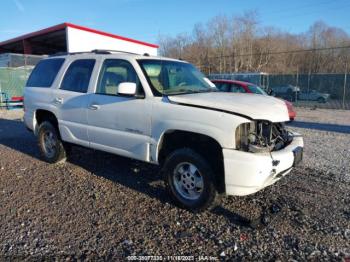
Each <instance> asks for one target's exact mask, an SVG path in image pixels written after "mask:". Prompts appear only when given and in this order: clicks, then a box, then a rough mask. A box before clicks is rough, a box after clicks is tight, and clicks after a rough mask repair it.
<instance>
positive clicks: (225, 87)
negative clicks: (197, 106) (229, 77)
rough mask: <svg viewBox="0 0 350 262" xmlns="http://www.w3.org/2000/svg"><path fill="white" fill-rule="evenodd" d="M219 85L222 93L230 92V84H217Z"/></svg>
mask: <svg viewBox="0 0 350 262" xmlns="http://www.w3.org/2000/svg"><path fill="white" fill-rule="evenodd" d="M217 84H219V85H216V87H217V88H218V89H219V90H220V91H222V92H229V91H230V84H228V83H217Z"/></svg>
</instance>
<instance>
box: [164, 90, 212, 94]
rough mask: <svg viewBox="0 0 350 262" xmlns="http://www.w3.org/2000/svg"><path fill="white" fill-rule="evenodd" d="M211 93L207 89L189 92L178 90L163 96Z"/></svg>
mask: <svg viewBox="0 0 350 262" xmlns="http://www.w3.org/2000/svg"><path fill="white" fill-rule="evenodd" d="M207 92H211V91H210V90H209V89H199V90H191V89H178V90H177V91H176V92H174V93H166V94H165V95H184V94H197V93H207Z"/></svg>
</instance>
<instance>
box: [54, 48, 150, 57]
mask: <svg viewBox="0 0 350 262" xmlns="http://www.w3.org/2000/svg"><path fill="white" fill-rule="evenodd" d="M86 53H94V54H100V55H106V54H112V53H125V54H131V55H141V54H137V53H133V52H128V51H122V50H110V49H93V50H91V51H82V52H72V53H69V52H58V53H55V54H52V55H50V57H52V56H61V55H77V54H86ZM143 55H144V56H150V55H149V54H148V53H144V54H143Z"/></svg>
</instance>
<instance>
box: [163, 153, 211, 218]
mask: <svg viewBox="0 0 350 262" xmlns="http://www.w3.org/2000/svg"><path fill="white" fill-rule="evenodd" d="M162 171H163V175H164V176H165V181H166V184H167V187H168V190H169V192H170V195H171V196H172V198H173V199H174V201H175V202H176V204H177V205H178V206H180V207H182V208H185V209H187V210H190V211H192V212H200V211H204V210H206V209H210V208H212V207H214V206H216V205H217V200H218V193H217V190H216V187H215V182H214V173H213V170H212V168H211V167H210V165H209V164H208V162H207V161H206V160H205V159H204V158H203V157H202V156H201V155H199V154H197V153H196V152H195V151H193V150H192V149H189V148H183V149H177V150H175V151H174V152H172V153H171V154H170V155H169V157H168V158H167V159H166V161H165V163H164V166H163V169H162Z"/></svg>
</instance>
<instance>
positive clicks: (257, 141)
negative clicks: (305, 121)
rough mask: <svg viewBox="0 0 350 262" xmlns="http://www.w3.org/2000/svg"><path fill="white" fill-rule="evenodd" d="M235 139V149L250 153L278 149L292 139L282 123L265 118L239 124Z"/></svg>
mask: <svg viewBox="0 0 350 262" xmlns="http://www.w3.org/2000/svg"><path fill="white" fill-rule="evenodd" d="M235 139H236V149H237V150H241V151H246V152H252V153H261V152H271V151H274V150H280V149H282V148H284V147H285V146H287V145H288V144H289V143H290V142H291V141H292V137H291V136H289V134H288V131H287V130H286V129H285V125H284V123H271V122H269V121H265V120H257V121H252V122H249V123H243V124H241V125H239V126H238V127H237V129H236V133H235Z"/></svg>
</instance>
